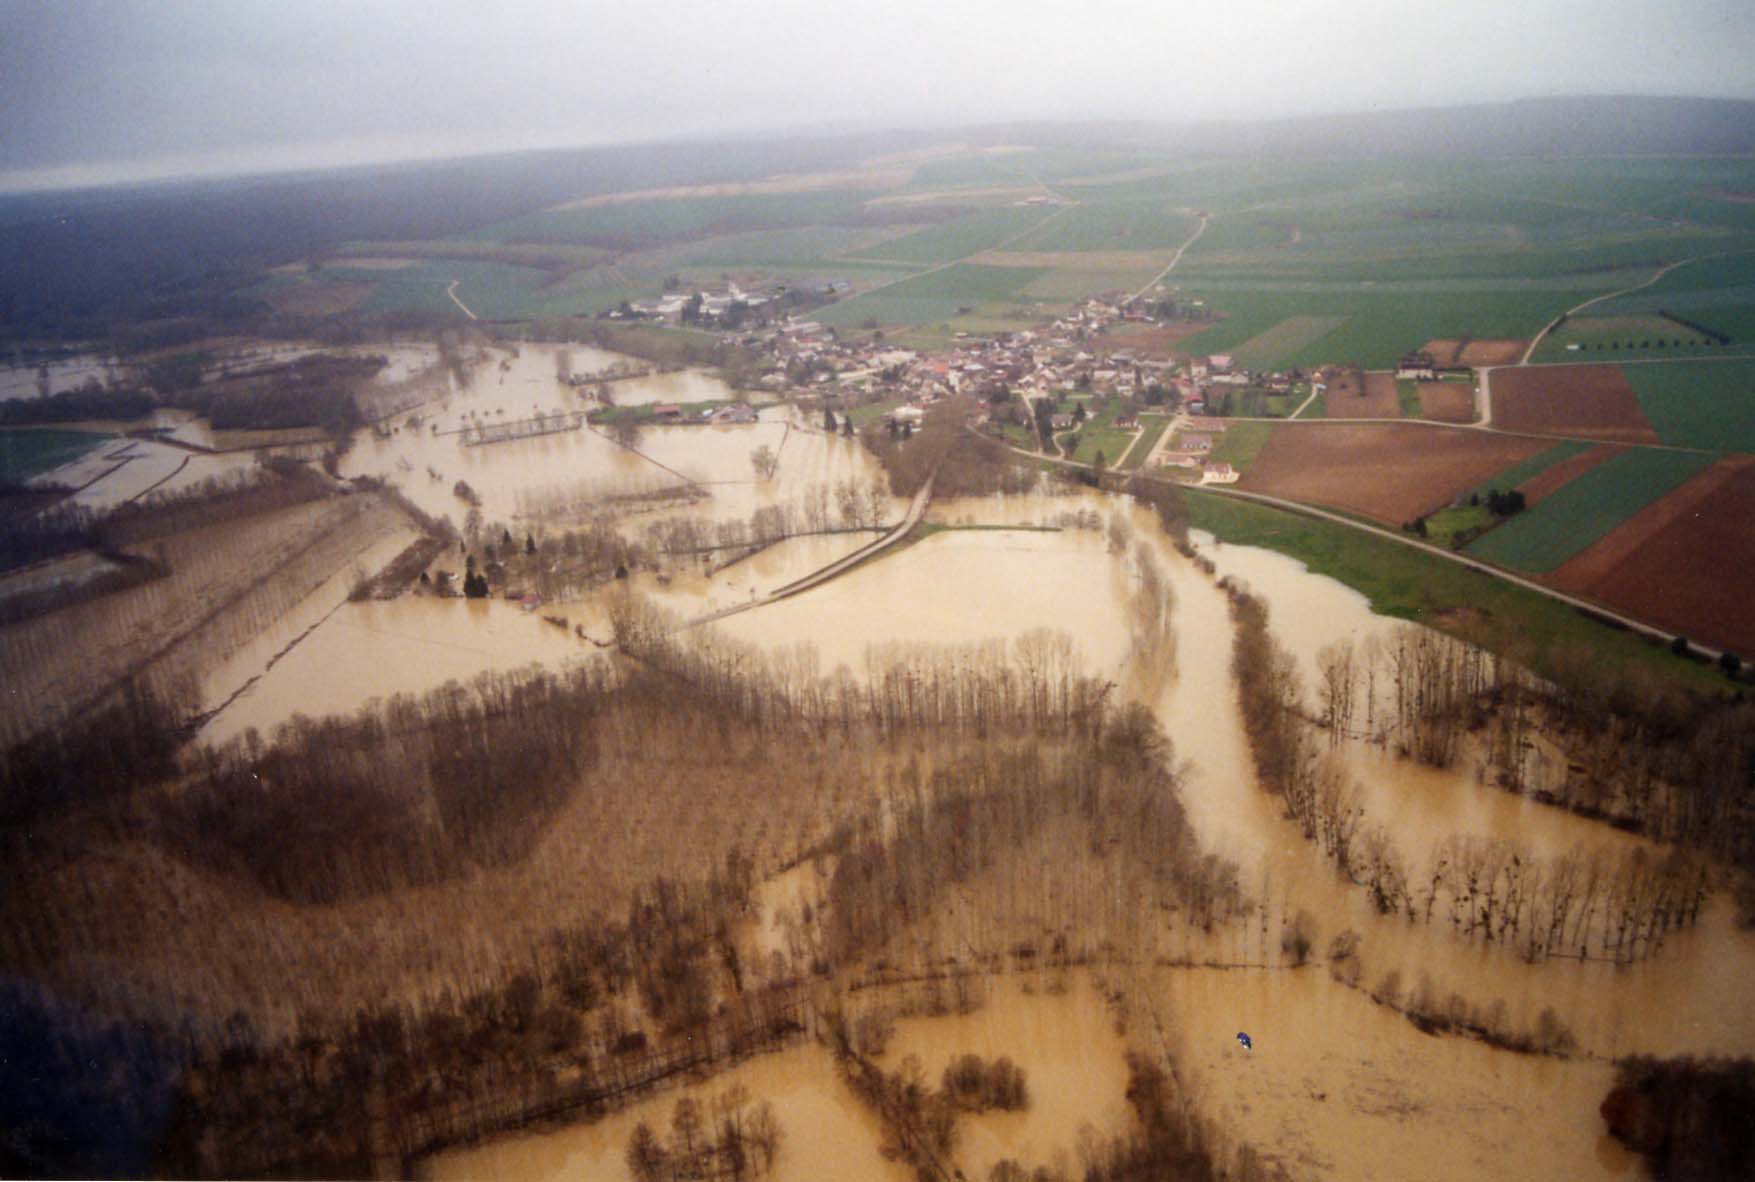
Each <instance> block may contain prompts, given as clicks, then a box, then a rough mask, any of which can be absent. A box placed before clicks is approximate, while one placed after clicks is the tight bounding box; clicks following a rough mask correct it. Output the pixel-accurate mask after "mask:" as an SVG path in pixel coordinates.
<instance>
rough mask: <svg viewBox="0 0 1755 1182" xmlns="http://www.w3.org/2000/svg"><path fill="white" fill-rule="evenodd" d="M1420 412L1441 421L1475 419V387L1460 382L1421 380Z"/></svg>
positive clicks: (1459, 421)
mask: <svg viewBox="0 0 1755 1182" xmlns="http://www.w3.org/2000/svg"><path fill="white" fill-rule="evenodd" d="M1419 389H1420V413H1421V414H1423V415H1425V416H1426V417H1427V418H1429V419H1437V420H1438V421H1439V422H1441V423H1472V422H1474V421H1475V388H1474V387H1473V386H1469V385H1465V384H1464V383H1462V382H1421V383H1420V385H1419Z"/></svg>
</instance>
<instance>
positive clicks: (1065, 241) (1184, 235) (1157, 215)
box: [1007, 203, 1200, 257]
mask: <svg viewBox="0 0 1755 1182" xmlns="http://www.w3.org/2000/svg"><path fill="white" fill-rule="evenodd" d="M1199 224H1200V223H1199V222H1198V221H1197V220H1196V219H1195V218H1193V217H1191V216H1190V215H1188V214H1186V213H1182V212H1179V211H1175V210H1169V209H1165V208H1163V207H1162V206H1156V205H1150V204H1143V203H1142V204H1116V205H1076V206H1072V207H1069V208H1065V209H1062V210H1061V211H1060V214H1059V216H1058V217H1055V218H1053V219H1051V220H1050V221H1048V222H1046V223H1044V224H1043V225H1042V226H1040V227H1038V228H1037V229H1035V230H1032V231H1031V232H1030V233H1028V234H1026V235H1024V236H1023V237H1022V238H1020V239H1018V240H1017V241H1016V242H1014V243H1012V244H1011V245H1010V246H1009V247H1007V249H1008V250H1018V251H1093V250H1127V251H1136V250H1161V251H1164V252H1166V257H1168V253H1169V252H1172V251H1174V250H1175V249H1176V248H1177V247H1179V246H1181V245H1182V244H1183V243H1184V242H1186V241H1187V240H1188V236H1189V235H1190V234H1193V233H1194V230H1195V227H1196V226H1197V225H1199Z"/></svg>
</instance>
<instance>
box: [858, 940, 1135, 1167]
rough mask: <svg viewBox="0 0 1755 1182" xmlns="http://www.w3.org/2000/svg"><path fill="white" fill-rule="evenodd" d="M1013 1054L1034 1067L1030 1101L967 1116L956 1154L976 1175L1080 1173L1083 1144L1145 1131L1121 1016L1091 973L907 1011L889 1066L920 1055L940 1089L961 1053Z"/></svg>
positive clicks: (1029, 1074)
mask: <svg viewBox="0 0 1755 1182" xmlns="http://www.w3.org/2000/svg"><path fill="white" fill-rule="evenodd" d="M964 1054H973V1055H979V1056H980V1057H981V1058H983V1059H986V1060H989V1061H991V1060H993V1059H997V1058H999V1057H1001V1056H1005V1057H1007V1058H1010V1059H1011V1061H1012V1062H1013V1063H1015V1064H1017V1065H1018V1066H1019V1067H1020V1068H1022V1069H1023V1072H1024V1082H1025V1086H1026V1087H1027V1088H1028V1090H1029V1096H1030V1102H1029V1105H1028V1106H1027V1107H1026V1108H1025V1109H1023V1110H1022V1111H1019V1112H1001V1111H990V1112H984V1113H980V1114H975V1115H964V1116H962V1117H960V1118H959V1119H958V1122H957V1145H956V1149H955V1150H954V1152H953V1154H952V1156H953V1159H954V1161H955V1163H956V1165H957V1166H958V1167H959V1168H960V1169H961V1170H962V1171H963V1174H964V1175H965V1176H966V1177H969V1178H986V1177H987V1176H988V1174H989V1172H990V1171H991V1170H992V1169H993V1167H994V1166H995V1165H997V1164H998V1163H1000V1162H1002V1161H1006V1160H1010V1161H1015V1162H1017V1163H1018V1164H1020V1165H1022V1166H1024V1167H1025V1168H1026V1169H1030V1170H1034V1169H1035V1168H1037V1167H1038V1166H1058V1167H1060V1168H1061V1169H1062V1170H1064V1171H1065V1176H1067V1177H1077V1176H1078V1173H1079V1170H1078V1165H1079V1156H1078V1150H1079V1142H1080V1140H1081V1139H1082V1138H1086V1137H1093V1136H1094V1137H1096V1138H1099V1139H1101V1140H1108V1139H1109V1138H1111V1137H1115V1136H1124V1135H1127V1134H1130V1133H1132V1132H1133V1131H1134V1129H1135V1123H1136V1122H1135V1120H1134V1116H1133V1111H1132V1109H1131V1108H1130V1106H1129V1105H1128V1102H1127V1045H1126V1043H1125V1042H1124V1041H1123V1039H1122V1036H1121V1034H1120V1033H1119V1032H1118V1031H1117V1029H1116V1020H1115V1017H1114V1015H1113V1014H1111V1012H1110V1010H1109V1007H1108V1006H1107V1005H1106V1004H1105V1002H1104V1001H1103V999H1102V997H1100V996H1099V995H1098V993H1097V990H1096V988H1095V986H1094V985H1093V983H1092V982H1091V980H1090V978H1089V977H1088V976H1087V975H1085V974H1083V973H1068V974H1054V975H1049V976H1041V975H1037V974H1029V975H1027V976H1023V977H1020V978H1017V979H1009V980H1008V979H1000V980H998V981H996V982H995V983H994V984H992V985H991V986H990V987H989V988H988V991H987V999H986V1003H985V1004H984V1005H982V1006H981V1008H980V1009H978V1010H976V1011H975V1012H973V1013H971V1014H959V1015H954V1016H948V1017H942V1018H905V1019H903V1020H901V1021H899V1022H897V1023H896V1032H895V1035H894V1037H892V1038H891V1040H890V1044H889V1046H888V1047H887V1048H886V1049H885V1051H884V1055H883V1058H882V1060H881V1062H882V1065H883V1066H884V1068H885V1069H886V1070H890V1071H894V1070H897V1068H898V1066H899V1065H900V1063H901V1061H902V1060H903V1059H904V1058H905V1057H906V1056H909V1055H913V1056H914V1057H916V1058H917V1059H919V1061H920V1063H921V1065H922V1067H924V1069H925V1078H926V1083H927V1085H928V1086H929V1087H934V1088H936V1087H938V1086H939V1083H940V1080H941V1079H942V1078H943V1075H944V1069H945V1067H946V1066H947V1065H949V1063H950V1062H951V1060H952V1059H954V1058H956V1057H957V1056H959V1055H964Z"/></svg>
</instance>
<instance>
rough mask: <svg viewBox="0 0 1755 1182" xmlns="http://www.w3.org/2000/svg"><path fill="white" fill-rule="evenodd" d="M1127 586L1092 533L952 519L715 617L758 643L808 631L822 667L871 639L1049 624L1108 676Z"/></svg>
mask: <svg viewBox="0 0 1755 1182" xmlns="http://www.w3.org/2000/svg"><path fill="white" fill-rule="evenodd" d="M1126 590H1127V586H1126V580H1125V576H1124V575H1123V574H1122V572H1121V571H1119V570H1118V569H1117V568H1116V567H1115V566H1114V564H1112V563H1110V562H1109V561H1108V559H1107V556H1106V554H1105V551H1104V543H1103V539H1102V537H1101V535H1098V534H1094V533H1089V532H1081V531H1072V530H1067V531H1061V532H1056V533H1044V532H1037V531H1024V530H1017V531H1014V530H987V529H983V530H951V531H947V532H944V533H938V534H933V535H931V536H929V537H927V538H924V539H922V540H921V541H919V542H917V543H915V544H913V545H911V546H908V547H907V548H905V549H902V550H899V551H898V552H896V553H895V554H892V555H887V556H885V557H884V558H882V559H881V560H879V561H876V562H873V563H870V564H868V565H865V566H860V567H858V568H856V569H855V570H853V571H851V572H850V573H848V574H846V575H843V576H842V577H840V578H837V579H834V580H832V581H830V582H828V583H826V584H824V585H822V586H821V587H818V588H815V589H813V590H811V591H810V592H808V593H806V594H804V595H799V596H796V597H794V598H791V599H783V600H781V601H779V602H778V603H774V604H771V605H769V606H767V607H763V608H760V609H758V610H756V611H753V612H745V613H743V614H741V615H736V616H731V617H729V618H727V619H725V620H722V621H720V622H719V623H718V624H717V625H715V627H717V628H720V629H722V630H723V631H725V632H726V633H728V634H730V635H732V636H735V637H737V638H739V639H742V640H746V641H750V642H753V643H758V644H761V643H775V644H797V643H799V642H801V641H808V642H809V643H811V644H812V645H814V646H815V647H816V650H817V652H818V655H819V657H820V660H821V667H822V669H823V671H824V672H829V671H832V670H833V669H834V668H835V667H836V666H837V665H845V666H847V668H848V669H849V670H850V671H851V672H854V673H856V674H857V673H861V672H863V670H864V669H865V667H866V662H865V657H866V650H867V649H868V648H870V647H871V646H873V645H881V644H884V643H886V642H909V643H915V642H927V643H935V644H947V645H948V644H974V643H979V642H982V641H987V640H995V639H1003V640H1010V639H1012V638H1014V637H1017V636H1021V635H1023V634H1024V633H1026V632H1029V631H1032V630H1034V629H1038V628H1048V629H1053V630H1057V631H1062V632H1067V633H1070V634H1071V635H1072V637H1073V639H1074V643H1075V645H1076V647H1077V648H1078V649H1079V650H1080V651H1081V652H1082V654H1083V658H1084V666H1085V669H1086V670H1087V672H1090V673H1092V674H1096V675H1101V676H1113V675H1115V674H1116V673H1118V672H1119V671H1120V669H1121V666H1122V665H1123V663H1124V662H1125V660H1126V659H1127V655H1128V652H1129V633H1128V627H1127V619H1126V614H1125V611H1124V610H1123V604H1124V603H1125V594H1126Z"/></svg>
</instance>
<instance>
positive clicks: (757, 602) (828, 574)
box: [683, 473, 937, 629]
mask: <svg viewBox="0 0 1755 1182" xmlns="http://www.w3.org/2000/svg"><path fill="white" fill-rule="evenodd" d="M936 478H937V473H934V474H933V475H932V476H928V477H927V478H926V483H925V484H923V485H921V486H920V491H919V492H917V493H915V494H914V499H913V500H912V501H911V502H909V504H908V512H907V513H906V514H905V515H904V516H903V517H902V520H901V521H900V522H899V523H898V524H897V525H896V527H895V528H894V529H892V530H891V531H890V532H889V533H887V534H885V535H884V536H883V537H881V538H879V539H877V541H875V542H868V543H866V544H865V545H863V546H861V547H860V548H859V549H857V550H855V551H854V552H853V553H851V554H849V555H847V556H846V557H844V558H839V559H836V560H835V561H834V562H831V563H830V564H829V565H828V566H825V567H823V568H822V569H821V570H816V571H812V572H811V573H810V574H808V575H806V576H804V578H802V579H794V580H793V581H792V582H790V583H787V584H786V585H785V586H783V587H776V588H775V589H774V590H772V591H770V592H768V593H767V594H766V595H763V596H761V597H760V598H757V599H752V600H750V601H749V602H748V603H734V604H732V605H731V606H730V607H722V608H720V609H719V610H718V611H715V612H708V613H707V614H706V615H704V616H696V617H695V618H694V619H692V620H690V621H689V622H688V623H686V624H684V625H683V628H684V629H688V628H698V627H700V626H701V625H702V624H711V623H712V622H713V621H715V620H723V619H724V618H725V617H726V616H735V615H737V614H738V613H739V612H747V611H750V610H752V609H754V608H758V607H763V606H765V605H767V604H770V603H774V602H776V601H777V600H781V599H787V598H790V597H791V596H794V595H798V594H800V593H802V592H805V591H809V590H810V589H811V588H812V587H816V586H820V585H821V584H823V583H826V582H828V581H829V580H830V579H832V578H834V577H835V576H836V575H841V574H845V573H847V571H849V570H851V569H853V568H854V567H855V566H858V565H859V564H860V563H862V562H864V561H865V560H866V559H868V558H870V557H871V556H872V555H874V554H877V553H880V552H881V551H884V550H887V549H889V548H890V547H891V546H893V545H895V544H896V543H897V542H899V541H901V540H902V539H903V538H905V537H907V536H908V531H909V530H911V529H913V528H914V527H915V526H916V525H918V524H919V523H920V519H921V518H922V517H924V516H925V515H926V506H927V505H928V504H929V503H931V501H932V482H933V481H934V480H935V479H936Z"/></svg>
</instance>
